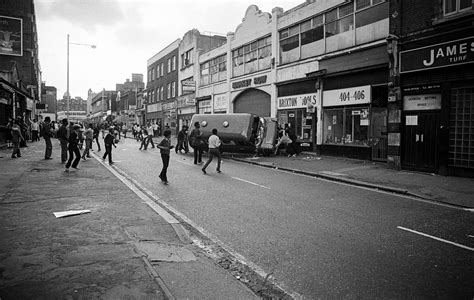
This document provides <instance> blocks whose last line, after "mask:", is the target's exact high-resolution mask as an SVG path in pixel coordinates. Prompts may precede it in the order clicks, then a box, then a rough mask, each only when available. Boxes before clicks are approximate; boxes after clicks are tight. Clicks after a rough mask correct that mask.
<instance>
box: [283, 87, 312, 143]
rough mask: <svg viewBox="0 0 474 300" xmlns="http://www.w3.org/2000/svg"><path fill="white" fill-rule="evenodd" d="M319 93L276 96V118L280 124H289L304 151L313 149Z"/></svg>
mask: <svg viewBox="0 0 474 300" xmlns="http://www.w3.org/2000/svg"><path fill="white" fill-rule="evenodd" d="M318 99H319V94H318V93H311V94H303V95H294V96H286V97H278V98H277V110H278V111H277V119H278V124H279V125H280V126H282V127H283V126H284V125H285V124H291V125H290V126H291V128H293V129H294V131H295V133H296V136H297V139H298V142H299V143H300V145H301V148H302V150H304V151H313V145H314V141H315V140H314V138H313V137H315V135H316V133H315V128H316V126H315V123H316V119H315V118H316V117H315V115H316V114H315V112H316V110H315V109H316V107H317V106H318V105H319V100H318Z"/></svg>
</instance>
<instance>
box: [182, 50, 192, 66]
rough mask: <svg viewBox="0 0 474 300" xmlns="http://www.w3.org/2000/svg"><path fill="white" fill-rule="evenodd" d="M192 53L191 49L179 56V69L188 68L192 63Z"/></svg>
mask: <svg viewBox="0 0 474 300" xmlns="http://www.w3.org/2000/svg"><path fill="white" fill-rule="evenodd" d="M192 51H193V49H191V50H188V51H186V52H185V53H183V54H181V68H182V69H184V68H186V67H188V66H189V65H191V64H192V63H193V62H192V56H191V54H192Z"/></svg>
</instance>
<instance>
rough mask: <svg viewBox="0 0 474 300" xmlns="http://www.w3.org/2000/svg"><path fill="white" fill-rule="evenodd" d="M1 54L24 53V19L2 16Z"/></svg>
mask: <svg viewBox="0 0 474 300" xmlns="http://www.w3.org/2000/svg"><path fill="white" fill-rule="evenodd" d="M0 55H15V56H22V55H23V20H22V19H18V18H12V17H6V16H0Z"/></svg>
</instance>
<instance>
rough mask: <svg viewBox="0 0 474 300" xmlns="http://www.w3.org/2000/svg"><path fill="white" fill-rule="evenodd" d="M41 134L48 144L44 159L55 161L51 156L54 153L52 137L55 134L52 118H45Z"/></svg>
mask: <svg viewBox="0 0 474 300" xmlns="http://www.w3.org/2000/svg"><path fill="white" fill-rule="evenodd" d="M41 133H42V135H43V138H44V142H45V143H46V150H45V152H44V159H53V158H51V154H52V153H53V144H52V143H51V137H52V136H53V135H54V134H53V129H52V128H51V118H50V117H46V118H44V123H43V128H42V130H41Z"/></svg>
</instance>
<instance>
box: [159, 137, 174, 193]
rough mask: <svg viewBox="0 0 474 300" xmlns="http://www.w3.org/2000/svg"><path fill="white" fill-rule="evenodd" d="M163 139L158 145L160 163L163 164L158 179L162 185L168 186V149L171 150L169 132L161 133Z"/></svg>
mask: <svg viewBox="0 0 474 300" xmlns="http://www.w3.org/2000/svg"><path fill="white" fill-rule="evenodd" d="M163 135H164V138H163V139H162V140H161V142H160V143H159V144H158V148H160V153H161V161H162V162H163V168H162V169H161V173H160V176H159V177H160V179H161V182H163V183H164V184H168V176H167V172H168V166H169V164H170V149H173V146H172V145H171V140H170V138H171V130H169V129H167V130H165V132H164V133H163Z"/></svg>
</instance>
